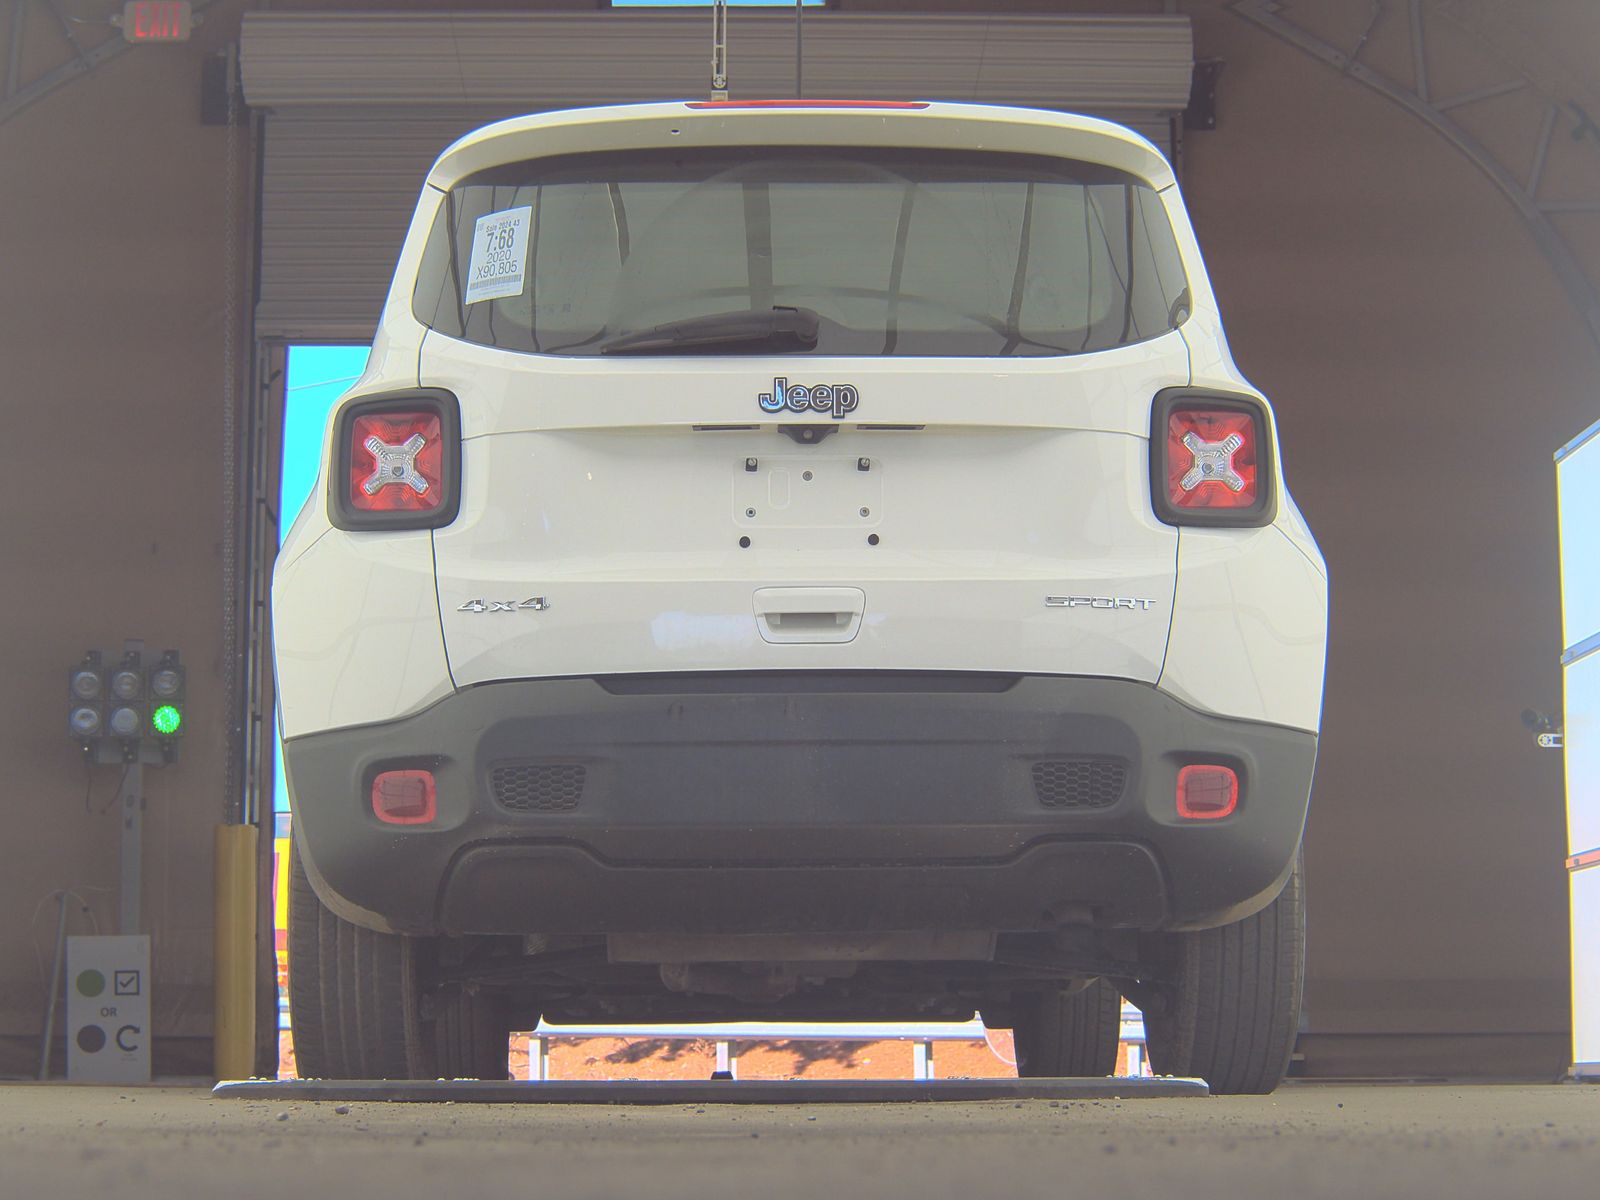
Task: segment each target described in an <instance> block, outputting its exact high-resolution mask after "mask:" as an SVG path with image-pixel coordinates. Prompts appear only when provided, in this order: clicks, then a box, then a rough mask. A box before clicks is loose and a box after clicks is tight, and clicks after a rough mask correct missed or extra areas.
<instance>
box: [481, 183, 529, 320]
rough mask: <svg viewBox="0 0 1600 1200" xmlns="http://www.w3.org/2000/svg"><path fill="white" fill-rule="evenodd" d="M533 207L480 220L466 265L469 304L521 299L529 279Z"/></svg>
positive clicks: (495, 213)
mask: <svg viewBox="0 0 1600 1200" xmlns="http://www.w3.org/2000/svg"><path fill="white" fill-rule="evenodd" d="M531 224H533V207H532V205H524V206H523V207H522V208H508V209H505V210H504V211H502V212H492V213H488V214H487V215H485V216H481V217H479V218H478V221H477V224H476V225H474V226H473V227H472V257H471V258H470V259H469V260H468V262H467V296H466V300H467V303H468V304H476V303H477V302H478V301H480V300H499V299H501V298H502V297H505V296H520V295H522V289H523V287H524V286H525V284H526V282H527V280H526V276H527V266H528V226H530V225H531Z"/></svg>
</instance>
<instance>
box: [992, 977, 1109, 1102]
mask: <svg viewBox="0 0 1600 1200" xmlns="http://www.w3.org/2000/svg"><path fill="white" fill-rule="evenodd" d="M1121 1027H1122V997H1121V995H1119V994H1118V992H1117V989H1116V988H1115V987H1113V986H1112V985H1111V984H1109V983H1107V982H1106V981H1105V980H1104V979H1097V980H1095V981H1094V982H1093V983H1091V984H1090V985H1089V986H1088V987H1087V988H1084V989H1083V990H1082V991H1078V992H1044V993H1042V994H1039V995H1032V996H1019V997H1018V998H1017V1001H1016V1016H1015V1019H1014V1022H1013V1025H1012V1040H1013V1042H1014V1044H1015V1046H1016V1051H1017V1074H1018V1075H1020V1076H1022V1077H1024V1078H1038V1077H1044V1078H1066V1079H1096V1078H1102V1077H1104V1076H1106V1075H1110V1074H1111V1073H1112V1072H1113V1071H1115V1070H1116V1069H1117V1041H1118V1036H1119V1034H1120V1032H1121Z"/></svg>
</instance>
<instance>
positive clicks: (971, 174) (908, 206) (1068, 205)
mask: <svg viewBox="0 0 1600 1200" xmlns="http://www.w3.org/2000/svg"><path fill="white" fill-rule="evenodd" d="M520 208H527V209H529V210H530V213H529V216H528V219H527V234H526V237H525V243H526V245H525V248H524V252H523V254H522V255H521V258H522V268H521V274H522V277H523V285H522V290H521V291H520V292H518V293H517V294H516V295H511V296H505V297H501V298H497V299H487V300H480V301H477V302H476V303H472V304H467V303H465V301H464V296H465V293H466V285H467V279H468V268H469V260H470V256H471V252H472V246H473V235H474V230H475V228H476V226H477V223H478V221H479V220H480V219H481V218H484V217H488V216H490V215H491V214H496V213H505V212H507V211H509V210H515V209H520ZM1186 296H1187V292H1186V284H1185V280H1184V277H1183V268H1182V263H1181V261H1180V258H1179V254H1178V248H1177V245H1176V242H1175V241H1174V239H1173V235H1172V230H1171V227H1170V226H1169V224H1168V222H1167V218H1166V214H1165V212H1164V211H1163V209H1162V207H1161V201H1160V199H1159V197H1158V196H1157V195H1156V193H1155V192H1154V191H1153V190H1152V189H1151V188H1150V187H1149V186H1148V185H1146V184H1144V183H1142V182H1140V181H1139V180H1137V179H1136V178H1134V177H1132V176H1129V175H1125V174H1122V173H1121V172H1118V171H1115V170H1113V169H1110V168H1107V167H1101V166H1097V165H1093V164H1088V163H1076V162H1069V161H1066V160H1062V159H1055V158H1046V157H1032V156H1021V155H1001V154H975V153H966V152H962V153H955V152H952V153H948V154H945V153H930V152H928V151H914V152H913V151H906V150H896V149H865V150H848V151H841V150H837V149H831V148H830V149H816V150H806V149H793V148H781V149H779V148H761V147H753V148H741V149H734V150H727V151H697V152H689V153H665V152H663V153H648V152H641V153H631V154H626V155H622V154H608V155H599V154H596V155H581V156H572V157H566V158H553V159H537V160H533V161H530V162H525V163H518V164H514V165H511V166H506V167H499V168H496V169H494V170H493V171H492V172H486V173H484V174H482V175H480V176H476V177H473V178H471V179H469V180H467V181H465V182H464V183H462V184H460V185H458V186H457V187H456V188H455V189H454V190H453V191H452V192H451V193H450V194H449V196H448V197H447V199H446V203H445V205H444V207H443V208H442V209H441V211H440V215H439V218H438V220H437V222H436V223H435V225H434V228H433V231H432V235H431V237H430V239H429V242H428V245H427V249H426V252H425V254H424V257H423V262H422V267H421V270H420V272H419V275H418V280H417V285H416V291H415V294H414V310H415V312H416V315H417V317H418V319H419V320H421V321H423V322H424V323H425V324H427V325H429V326H431V327H432V328H434V329H436V330H438V331H439V332H441V333H445V334H448V335H449V336H452V337H458V338H465V339H467V340H469V341H473V342H478V343H481V344H483V345H489V346H498V347H502V348H505V349H509V350H521V351H529V352H534V353H543V354H563V355H587V354H596V353H599V352H601V347H602V346H603V345H604V344H605V343H606V342H607V341H608V340H610V339H612V338H616V337H620V336H623V335H626V334H629V333H636V332H639V331H642V330H647V329H652V328H654V327H657V326H660V325H663V324H668V323H671V322H676V321H683V320H688V319H692V318H696V317H704V316H708V315H711V314H719V313H730V312H745V311H750V310H755V311H758V312H766V311H767V310H769V309H771V308H772V307H774V306H789V307H801V308H806V309H811V310H814V311H815V312H816V313H817V314H818V316H819V318H820V321H819V325H820V328H819V332H818V340H817V345H816V348H815V350H814V351H813V353H817V354H847V355H883V354H901V355H970V356H989V355H1060V354H1084V353H1091V352H1094V351H1097V350H1106V349H1109V348H1111V347H1114V346H1121V345H1127V344H1129V343H1133V342H1139V341H1144V340H1147V339H1149V338H1152V337H1155V336H1158V335H1159V334H1162V333H1165V332H1167V331H1168V330H1170V329H1172V328H1173V326H1174V325H1175V324H1176V323H1177V322H1178V321H1180V320H1181V319H1182V318H1183V315H1184V311H1183V310H1184V309H1185V307H1186V305H1187V300H1186ZM704 352H705V353H722V352H724V351H722V350H718V349H715V348H708V349H706V350H705V351H704Z"/></svg>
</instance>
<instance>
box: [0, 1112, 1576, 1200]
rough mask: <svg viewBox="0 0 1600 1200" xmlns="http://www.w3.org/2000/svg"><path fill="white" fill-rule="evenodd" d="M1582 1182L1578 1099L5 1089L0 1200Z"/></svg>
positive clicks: (991, 1192) (1451, 1189)
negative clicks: (223, 1095)
mask: <svg viewBox="0 0 1600 1200" xmlns="http://www.w3.org/2000/svg"><path fill="white" fill-rule="evenodd" d="M341 1107H342V1108H343V1110H344V1111H339V1109H340V1108H341ZM1597 1186H1600V1086H1591V1085H1566V1086H1562V1085H1542V1086H1531V1085H1530V1086H1455V1085H1435V1086H1349V1085H1330V1084H1298V1085H1295V1084H1291V1085H1288V1086H1286V1087H1284V1088H1282V1089H1281V1090H1280V1091H1279V1092H1278V1093H1277V1094H1276V1095H1273V1096H1268V1097H1261V1098H1213V1099H1185V1100H1143V1101H1112V1100H1106V1101H1078V1102H1066V1101H1063V1102H1060V1103H1059V1104H1056V1103H1051V1102H1046V1101H1032V1102H1027V1103H1022V1104H1013V1103H1009V1102H1000V1103H988V1104H949V1105H943V1104H941V1105H933V1104H920V1105H909V1104H903V1105H884V1106H862V1105H849V1106H831V1107H830V1106H820V1105H806V1106H803V1107H800V1106H795V1107H774V1108H754V1107H744V1106H717V1105H712V1106H708V1107H703V1108H701V1107H694V1106H676V1107H671V1108H621V1107H614V1108H598V1107H595V1108H556V1107H546V1106H529V1107H520V1106H491V1107H477V1108H475V1107H470V1106H467V1105H462V1104H449V1105H443V1104H440V1105H431V1104H430V1105H400V1104H396V1105H383V1104H375V1103H361V1104H352V1105H344V1106H335V1105H334V1104H332V1103H311V1102H298V1103H260V1102H254V1101H243V1100H219V1099H213V1098H212V1097H211V1096H210V1095H209V1094H208V1093H207V1092H205V1091H204V1090H200V1089H195V1090H182V1089H170V1088H168V1089H159V1088H149V1089H146V1088H121V1089H119V1088H104V1089H100V1088H96V1089H91V1088H75V1087H67V1086H60V1085H55V1086H51V1085H28V1084H20V1085H5V1086H0V1196H3V1197H5V1200H11V1198H12V1197H16V1198H18V1200H21V1198H23V1197H50V1198H51V1200H62V1198H66V1200H71V1198H75V1197H80V1196H81V1197H91V1196H93V1197H100V1198H107V1197H109V1198H114V1200H144V1198H146V1197H148V1198H150V1200H156V1198H158V1197H159V1198H160V1200H190V1198H193V1200H217V1198H218V1197H222V1198H225V1200H249V1198H252V1197H271V1198H272V1200H285V1198H286V1197H288V1198H291V1200H317V1198H320V1197H323V1196H332V1197H339V1198H341V1200H344V1198H354V1197H360V1198H362V1200H367V1198H369V1197H376V1198H378V1200H409V1198H411V1197H428V1198H430V1200H431V1198H435V1197H447V1198H449V1200H457V1198H467V1197H476V1196H496V1197H505V1196H516V1195H531V1196H539V1197H551V1196H560V1197H595V1198H596V1200H602V1198H603V1200H615V1198H617V1197H628V1196H641V1197H649V1198H650V1200H663V1198H668V1197H680V1196H681V1197H694V1198H695V1200H706V1198H707V1197H721V1196H737V1197H740V1198H741V1200H745V1198H748V1197H752V1196H753V1197H758V1198H759V1200H790V1198H796V1200H798V1198H800V1197H805V1198H806V1200H818V1198H821V1200H854V1198H855V1197H875V1196H907V1197H917V1198H919V1200H933V1198H938V1197H980V1198H984V1200H987V1198H989V1197H1006V1198H1008V1200H1009V1198H1010V1197H1033V1196H1038V1197H1051V1198H1052V1200H1060V1198H1062V1197H1075V1196H1086V1197H1087V1196H1093V1197H1095V1200H1110V1198H1115V1197H1122V1196H1127V1197H1141V1198H1143V1197H1157V1196H1173V1197H1182V1198H1183V1200H1206V1198H1208V1197H1227V1198H1228V1200H1241V1198H1243V1200H1253V1198H1254V1197H1294V1200H1314V1198H1317V1197H1338V1198H1339V1200H1350V1198H1353V1197H1361V1198H1363V1200H1364V1198H1366V1197H1391V1196H1392V1197H1413V1196H1414V1197H1430V1198H1431V1197H1450V1198H1451V1200H1473V1198H1475V1197H1484V1198H1485V1200H1505V1198H1506V1197H1516V1198H1518V1200H1536V1198H1542V1197H1546V1196H1550V1197H1554V1196H1560V1195H1594V1194H1596V1193H1595V1189H1596V1187H1597Z"/></svg>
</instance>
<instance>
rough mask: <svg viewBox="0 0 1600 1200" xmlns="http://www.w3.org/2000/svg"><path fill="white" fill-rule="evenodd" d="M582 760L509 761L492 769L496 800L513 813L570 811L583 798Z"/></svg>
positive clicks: (584, 773) (584, 775)
mask: <svg viewBox="0 0 1600 1200" xmlns="http://www.w3.org/2000/svg"><path fill="white" fill-rule="evenodd" d="M588 775H589V769H588V768H587V767H585V766H583V765H582V764H581V763H508V764H506V765H504V766H499V767H495V768H493V769H492V770H491V771H490V772H489V789H490V791H492V792H493V793H494V799H495V803H496V804H498V805H500V807H502V808H509V809H511V810H512V811H513V812H569V811H571V810H572V809H574V808H577V807H578V802H579V801H580V800H582V799H583V785H584V783H585V782H586V781H587V779H588Z"/></svg>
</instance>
